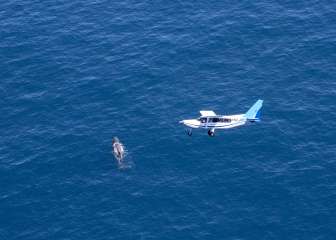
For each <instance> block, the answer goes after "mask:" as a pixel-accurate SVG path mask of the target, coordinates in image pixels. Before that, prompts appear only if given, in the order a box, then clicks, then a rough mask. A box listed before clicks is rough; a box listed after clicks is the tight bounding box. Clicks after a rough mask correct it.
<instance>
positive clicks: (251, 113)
mask: <svg viewBox="0 0 336 240" xmlns="http://www.w3.org/2000/svg"><path fill="white" fill-rule="evenodd" d="M262 104H263V100H260V99H259V100H258V101H257V102H256V103H255V104H253V106H252V107H251V108H250V109H249V110H248V111H247V112H246V113H245V116H246V118H247V120H251V121H258V120H260V112H261V108H262Z"/></svg>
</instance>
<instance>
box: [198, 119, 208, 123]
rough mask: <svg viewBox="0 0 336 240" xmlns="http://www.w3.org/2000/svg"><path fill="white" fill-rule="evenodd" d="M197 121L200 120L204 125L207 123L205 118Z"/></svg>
mask: <svg viewBox="0 0 336 240" xmlns="http://www.w3.org/2000/svg"><path fill="white" fill-rule="evenodd" d="M199 120H200V122H201V123H206V122H207V119H206V118H200V119H199Z"/></svg>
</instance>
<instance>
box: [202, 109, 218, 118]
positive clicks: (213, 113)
mask: <svg viewBox="0 0 336 240" xmlns="http://www.w3.org/2000/svg"><path fill="white" fill-rule="evenodd" d="M200 113H201V115H202V117H213V116H216V113H215V112H214V111H204V110H203V111H200Z"/></svg>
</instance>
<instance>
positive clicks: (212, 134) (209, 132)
mask: <svg viewBox="0 0 336 240" xmlns="http://www.w3.org/2000/svg"><path fill="white" fill-rule="evenodd" d="M208 135H209V136H210V137H213V136H215V129H210V130H209V131H208Z"/></svg>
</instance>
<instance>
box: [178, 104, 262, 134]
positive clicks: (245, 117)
mask: <svg viewBox="0 0 336 240" xmlns="http://www.w3.org/2000/svg"><path fill="white" fill-rule="evenodd" d="M262 105H263V100H260V99H259V100H258V101H257V102H256V103H255V104H253V106H252V107H251V108H250V109H249V110H248V111H247V112H246V113H244V114H237V115H230V116H224V115H217V114H216V113H215V112H214V111H205V110H204V111H200V113H201V116H200V117H199V118H197V119H187V120H182V121H180V123H183V124H184V125H186V126H187V127H189V129H188V130H187V134H188V135H189V136H191V135H192V129H193V128H205V129H209V130H208V135H209V136H211V137H213V136H214V135H215V130H216V129H228V128H234V127H239V126H242V125H244V124H246V123H247V122H259V121H260V111H261V108H262Z"/></svg>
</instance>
